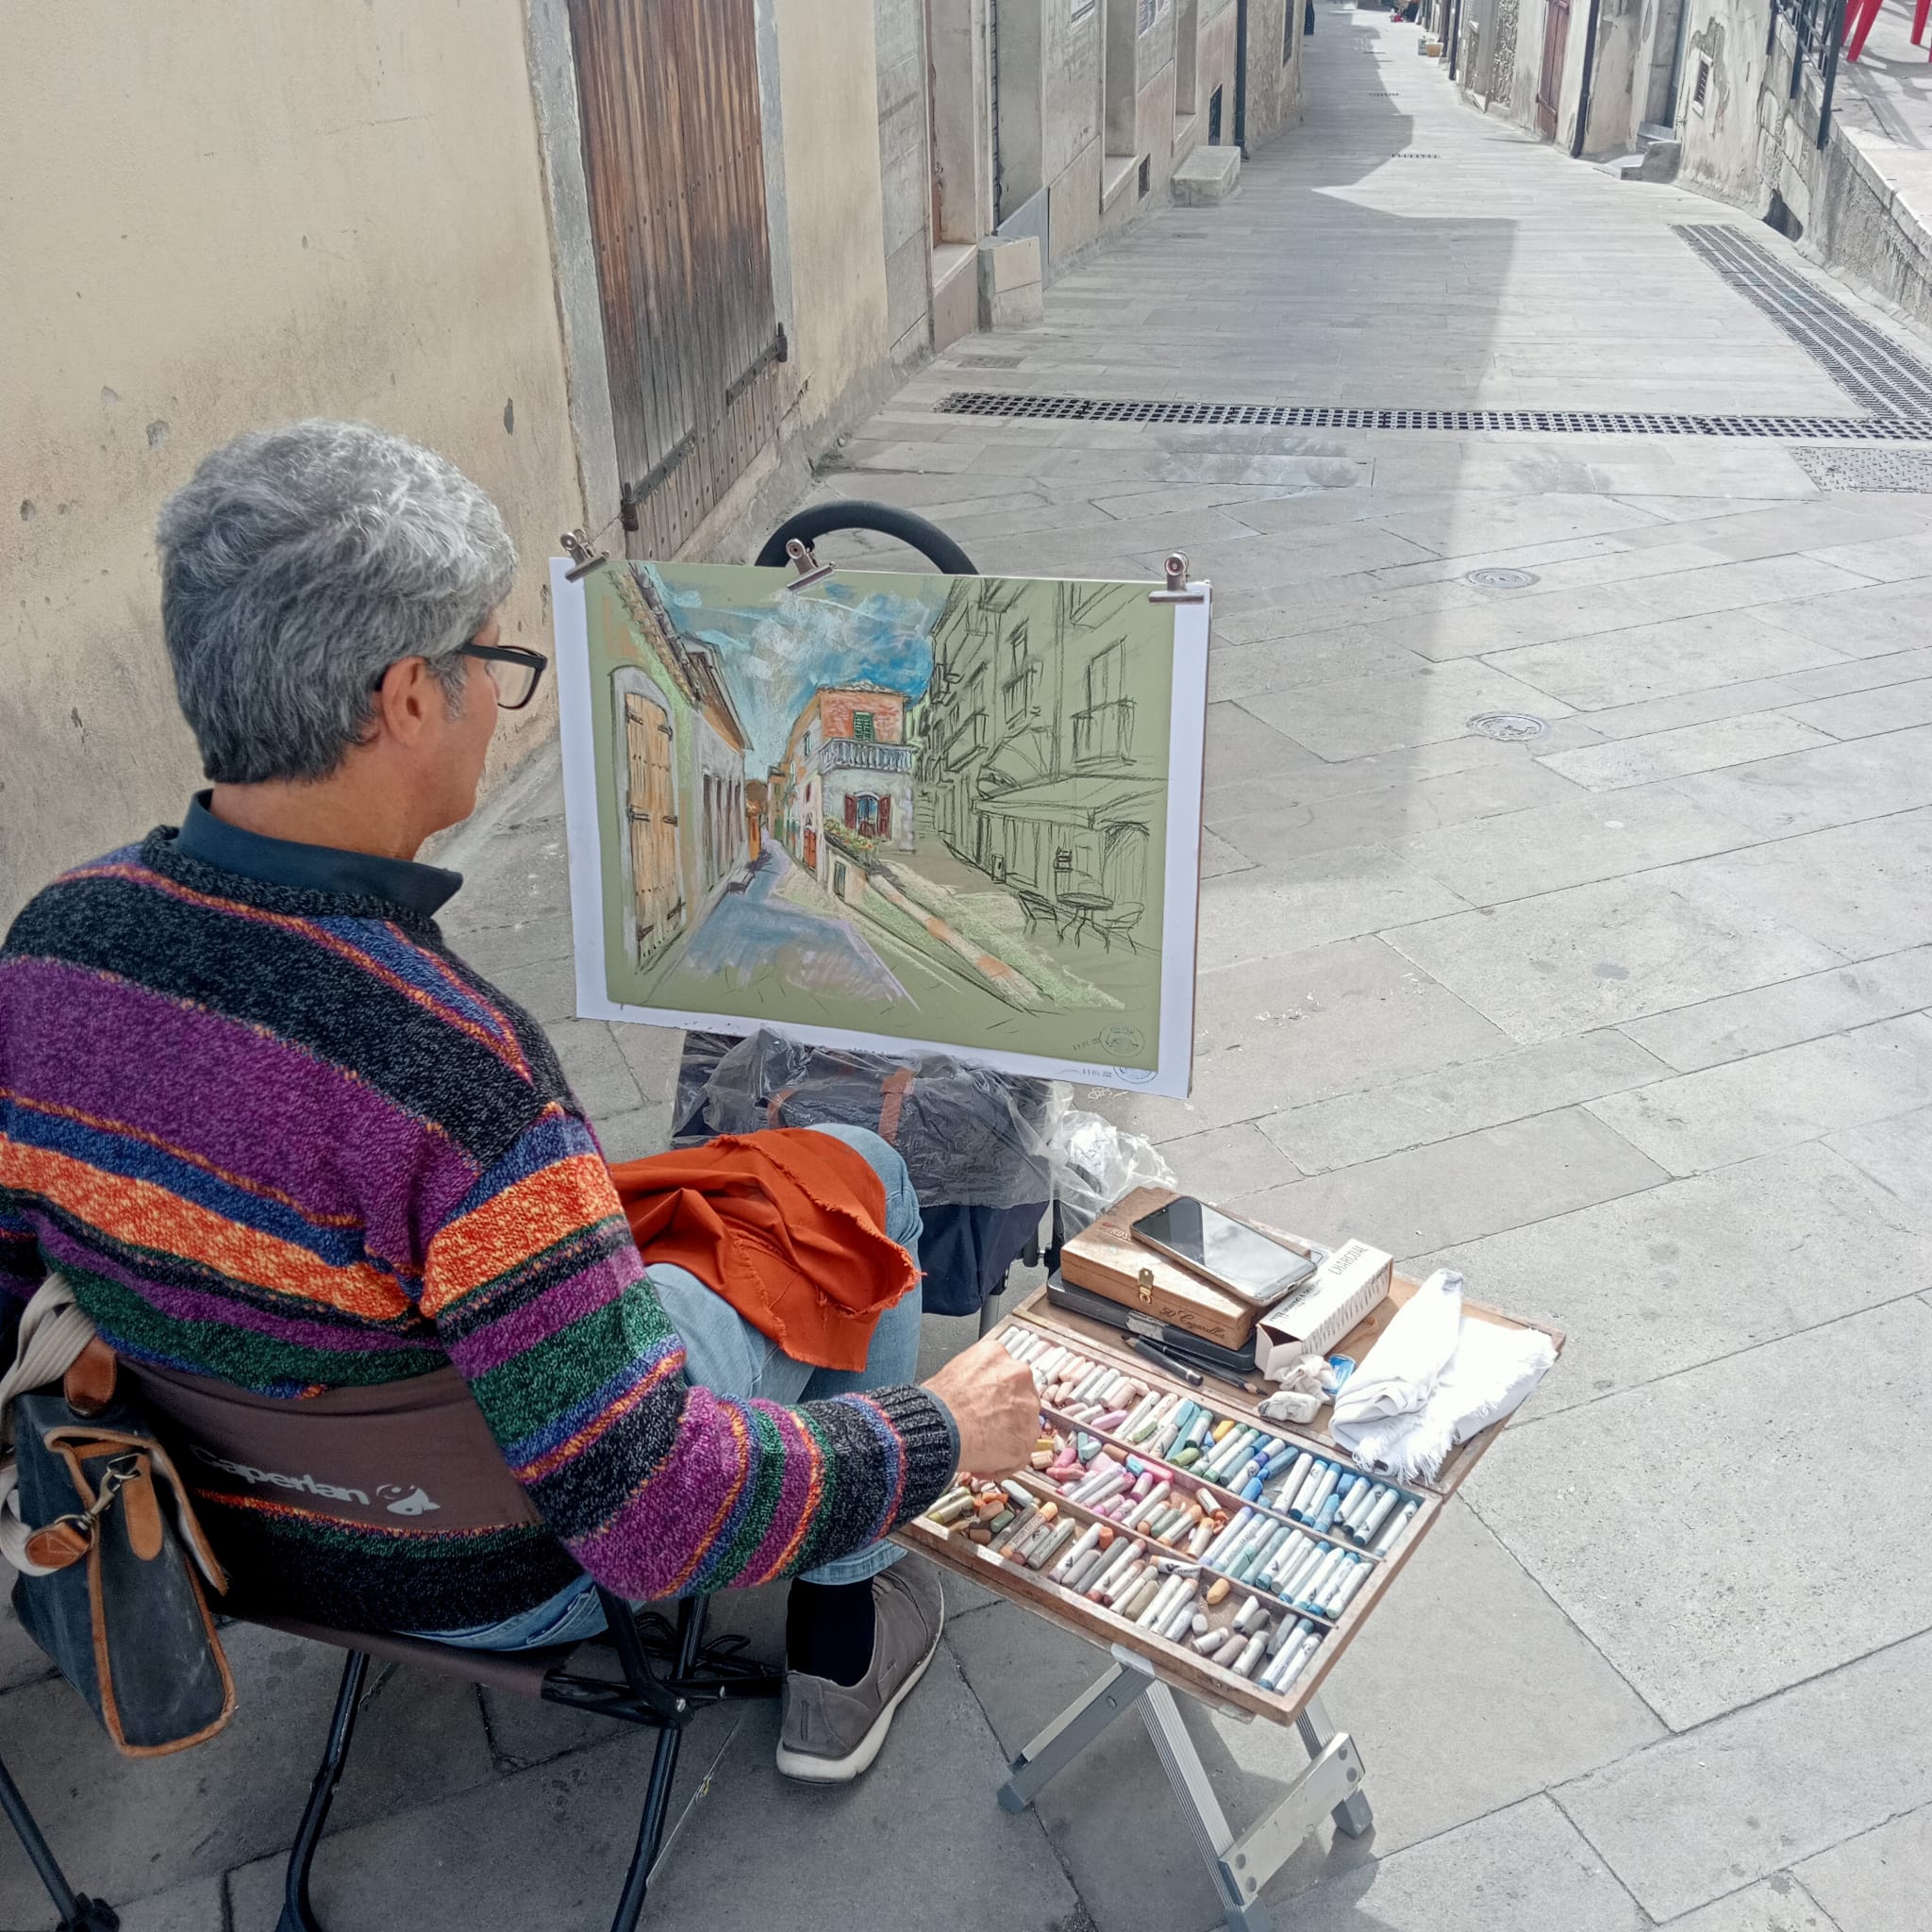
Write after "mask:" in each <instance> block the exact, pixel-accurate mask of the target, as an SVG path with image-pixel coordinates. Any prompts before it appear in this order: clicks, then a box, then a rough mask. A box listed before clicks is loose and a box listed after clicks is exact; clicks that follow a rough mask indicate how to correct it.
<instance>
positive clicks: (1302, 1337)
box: [1255, 1241, 1395, 1380]
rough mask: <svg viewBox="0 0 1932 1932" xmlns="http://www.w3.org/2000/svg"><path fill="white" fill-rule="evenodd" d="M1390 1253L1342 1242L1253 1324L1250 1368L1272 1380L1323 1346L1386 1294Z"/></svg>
mask: <svg viewBox="0 0 1932 1932" xmlns="http://www.w3.org/2000/svg"><path fill="white" fill-rule="evenodd" d="M1394 1269H1395V1257H1393V1256H1392V1255H1385V1254H1383V1253H1382V1251H1381V1250H1380V1249H1379V1248H1372V1247H1370V1246H1369V1244H1368V1243H1367V1242H1366V1241H1344V1242H1343V1243H1342V1244H1341V1247H1339V1248H1337V1249H1336V1250H1335V1252H1334V1253H1333V1254H1332V1255H1330V1256H1329V1257H1328V1258H1327V1259H1326V1260H1325V1261H1324V1262H1323V1263H1322V1265H1321V1266H1320V1267H1319V1268H1317V1269H1316V1270H1315V1272H1314V1274H1312V1275H1310V1276H1309V1277H1308V1279H1307V1282H1305V1283H1304V1284H1303V1286H1302V1287H1301V1288H1300V1289H1299V1290H1297V1291H1295V1292H1294V1293H1293V1294H1291V1295H1290V1297H1289V1298H1288V1300H1287V1301H1286V1302H1284V1303H1282V1304H1281V1305H1280V1306H1278V1307H1274V1308H1271V1309H1270V1310H1269V1311H1268V1312H1267V1314H1265V1315H1263V1316H1262V1317H1261V1319H1260V1320H1259V1321H1258V1322H1257V1324H1255V1366H1256V1368H1257V1369H1258V1370H1259V1371H1260V1373H1261V1374H1263V1375H1267V1376H1270V1377H1272V1378H1274V1379H1275V1380H1279V1378H1280V1377H1281V1376H1282V1375H1283V1374H1286V1373H1287V1372H1288V1370H1289V1368H1290V1367H1291V1365H1292V1364H1293V1363H1295V1362H1296V1361H1298V1360H1299V1359H1300V1358H1301V1357H1303V1356H1305V1355H1326V1354H1327V1352H1328V1350H1329V1349H1330V1348H1331V1347H1332V1346H1333V1345H1334V1344H1335V1343H1336V1342H1338V1341H1341V1338H1342V1337H1343V1336H1344V1335H1346V1334H1347V1333H1348V1331H1349V1330H1350V1329H1351V1328H1353V1327H1354V1326H1355V1324H1357V1322H1359V1321H1360V1320H1361V1319H1362V1317H1363V1316H1364V1315H1366V1314H1367V1313H1368V1312H1369V1310H1370V1309H1371V1308H1373V1307H1374V1306H1375V1305H1376V1303H1377V1302H1379V1301H1380V1300H1381V1299H1382V1298H1383V1296H1384V1295H1386V1294H1387V1293H1388V1292H1389V1284H1390V1280H1391V1277H1392V1275H1393V1274H1394Z"/></svg>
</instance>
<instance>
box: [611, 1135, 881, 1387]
mask: <svg viewBox="0 0 1932 1932" xmlns="http://www.w3.org/2000/svg"><path fill="white" fill-rule="evenodd" d="M610 1178H611V1179H612V1180H613V1181H615V1182H616V1183H617V1197H618V1199H619V1200H620V1201H622V1202H623V1203H624V1212H625V1219H626V1220H627V1221H628V1222H629V1223H630V1231H631V1234H632V1236H633V1238H634V1239H635V1240H636V1241H637V1244H638V1252H639V1253H640V1254H641V1255H642V1256H643V1257H644V1259H645V1260H646V1261H670V1262H675V1264H676V1265H677V1266H678V1267H680V1268H688V1269H690V1271H691V1273H692V1274H695V1275H696V1276H697V1278H698V1279H699V1280H700V1281H702V1282H703V1283H704V1284H705V1285H706V1287H708V1288H711V1289H715V1290H716V1291H718V1293H720V1294H721V1295H723V1296H724V1299H725V1300H726V1301H727V1302H729V1303H730V1304H731V1306H732V1307H734V1308H736V1309H737V1311H738V1312H739V1313H740V1314H741V1315H742V1316H743V1317H744V1319H745V1320H746V1321H747V1322H749V1323H750V1324H751V1325H752V1326H753V1327H754V1328H756V1329H757V1330H758V1333H759V1334H760V1335H764V1336H767V1337H769V1338H770V1339H771V1340H772V1341H774V1342H776V1343H777V1344H778V1346H779V1347H780V1348H781V1349H783V1350H784V1351H785V1353H786V1354H787V1355H789V1356H790V1357H791V1358H792V1360H793V1361H799V1362H810V1363H811V1364H812V1365H813V1366H814V1367H815V1368H823V1369H862V1368H864V1366H865V1357H866V1353H867V1351H868V1350H869V1349H870V1348H871V1346H872V1331H873V1329H874V1327H875V1326H876V1325H877V1324H878V1319H879V1316H880V1315H881V1314H883V1313H884V1312H885V1310H886V1309H887V1308H889V1307H891V1306H892V1304H893V1303H894V1302H896V1301H897V1300H898V1299H899V1298H900V1296H901V1295H903V1294H905V1293H907V1292H908V1291H909V1290H911V1289H913V1288H915V1287H917V1286H918V1283H919V1270H918V1268H917V1267H916V1266H915V1265H914V1262H913V1259H912V1257H911V1256H910V1255H908V1253H907V1252H906V1250H905V1249H904V1248H902V1247H901V1246H900V1245H899V1243H898V1242H897V1241H893V1240H892V1239H891V1237H890V1236H888V1235H887V1234H886V1232H885V1229H884V1225H883V1224H884V1221H885V1216H886V1184H885V1183H884V1182H883V1181H882V1180H880V1178H879V1177H878V1175H877V1174H876V1173H874V1170H873V1168H872V1167H871V1165H870V1164H869V1163H868V1162H867V1161H866V1159H865V1158H864V1157H863V1156H862V1155H860V1154H859V1153H858V1151H857V1150H856V1149H854V1148H851V1147H848V1146H847V1145H846V1144H845V1142H844V1141H841V1140H839V1139H837V1138H836V1137H835V1136H833V1135H831V1134H817V1133H813V1132H812V1131H811V1129H810V1128H808V1127H773V1128H770V1129H769V1130H767V1131H766V1132H764V1133H760V1134H724V1135H722V1136H720V1138H719V1139H717V1140H715V1141H707V1142H706V1143H705V1144H704V1145H703V1146H702V1147H685V1148H674V1149H673V1150H672V1151H671V1152H670V1153H668V1154H652V1155H647V1156H646V1157H645V1158H643V1159H642V1160H625V1161H620V1162H619V1163H618V1165H617V1166H615V1167H613V1168H612V1169H611V1170H610Z"/></svg>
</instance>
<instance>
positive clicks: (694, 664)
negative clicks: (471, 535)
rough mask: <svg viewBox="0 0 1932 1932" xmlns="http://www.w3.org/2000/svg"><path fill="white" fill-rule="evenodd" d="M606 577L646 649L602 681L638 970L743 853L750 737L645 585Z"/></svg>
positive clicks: (689, 920) (720, 685)
mask: <svg viewBox="0 0 1932 1932" xmlns="http://www.w3.org/2000/svg"><path fill="white" fill-rule="evenodd" d="M610 578H611V581H612V582H613V583H614V584H615V585H616V587H617V594H618V595H619V596H620V597H621V598H622V599H623V601H624V603H625V607H626V609H627V611H628V614H629V616H630V618H631V620H632V626H631V627H632V630H633V631H634V633H635V635H636V636H637V638H638V639H639V640H640V641H641V642H643V643H646V644H648V646H649V650H648V655H646V656H643V657H642V659H641V661H640V662H638V663H633V664H624V665H620V666H619V667H618V668H617V669H615V670H614V671H613V672H612V673H611V695H612V699H613V701H614V702H613V706H612V709H613V711H614V714H615V718H614V722H615V726H616V732H617V743H616V745H615V746H614V747H613V760H612V768H613V771H614V772H615V774H616V777H617V785H618V801H617V803H618V811H619V814H620V816H621V820H622V824H623V832H624V852H625V864H626V870H627V873H628V883H629V887H630V891H629V892H628V893H627V894H626V896H625V948H626V950H627V951H628V952H629V954H630V956H631V957H632V958H635V959H636V960H637V961H638V963H639V964H640V965H641V964H643V963H644V962H645V961H646V960H648V959H651V958H655V957H657V955H658V954H659V953H661V952H662V951H663V949H664V948H665V947H666V946H668V945H669V944H670V943H671V942H672V941H674V940H675V939H676V938H678V937H679V935H680V934H682V933H685V932H688V931H691V930H694V929H695V928H696V927H697V925H698V924H700V923H701V922H702V921H703V919H704V917H705V915H706V914H707V913H708V911H709V910H710V909H711V908H712V906H714V905H715V904H716V903H717V901H718V900H719V899H720V898H721V897H722V896H723V895H724V890H725V888H726V887H727V886H728V885H729V883H730V882H731V880H732V878H733V876H734V875H735V874H738V873H740V872H741V870H742V868H743V867H744V866H745V865H746V863H747V862H748V861H749V859H750V858H751V856H752V855H751V846H750V838H749V831H748V824H747V817H746V783H745V768H744V758H745V753H746V752H747V750H749V748H750V743H751V741H750V738H749V737H748V735H747V734H746V731H745V728H744V725H743V724H742V723H741V721H740V719H739V716H738V712H737V709H736V708H735V707H734V706H733V705H732V702H731V696H730V693H729V692H728V691H726V689H725V687H724V680H723V678H722V677H721V676H720V675H719V671H718V666H717V663H716V660H715V659H714V658H712V656H711V654H710V652H709V651H708V649H707V648H706V647H705V646H704V645H702V644H697V643H693V642H691V641H689V640H681V639H680V638H679V636H678V634H677V630H676V627H675V625H673V624H672V622H671V619H670V616H669V614H668V613H667V612H666V611H665V609H664V608H663V606H662V604H661V603H660V601H659V600H658V595H657V593H656V591H654V590H653V589H652V588H651V586H650V584H649V583H648V581H646V580H645V579H643V578H642V577H641V576H640V575H636V574H634V573H631V572H621V573H611V574H610Z"/></svg>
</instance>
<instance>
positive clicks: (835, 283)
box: [776, 0, 891, 431]
mask: <svg viewBox="0 0 1932 1932" xmlns="http://www.w3.org/2000/svg"><path fill="white" fill-rule="evenodd" d="M776 21H777V35H778V80H779V88H780V91H781V99H782V102H783V110H784V113H783V118H784V128H785V202H786V210H787V220H788V222H789V224H790V231H791V234H790V239H791V300H792V310H793V315H794V318H795V320H796V324H797V338H798V340H797V344H796V350H795V353H796V357H797V361H798V376H799V380H800V383H801V385H802V389H801V392H800V395H799V401H798V426H799V427H800V428H801V429H804V430H806V431H809V430H810V429H811V428H812V426H813V425H817V424H819V423H822V422H824V420H825V419H826V418H827V417H829V416H832V415H834V414H835V413H836V412H837V411H838V409H839V406H840V403H841V399H843V398H844V397H845V395H846V393H847V391H850V390H851V389H852V388H853V387H854V386H855V385H856V384H858V383H859V382H861V381H863V380H866V379H869V378H872V377H873V376H874V375H875V374H876V372H877V371H878V368H879V365H880V364H881V363H882V362H884V361H885V359H886V357H887V353H888V351H889V350H890V348H891V341H890V336H889V330H888V324H887V290H886V263H885V258H884V254H883V252H882V250H881V248H880V234H881V225H882V223H883V221H884V204H883V201H882V198H881V193H880V186H879V105H878V86H877V80H876V59H875V47H876V41H875V38H874V18H873V0H777V7H776Z"/></svg>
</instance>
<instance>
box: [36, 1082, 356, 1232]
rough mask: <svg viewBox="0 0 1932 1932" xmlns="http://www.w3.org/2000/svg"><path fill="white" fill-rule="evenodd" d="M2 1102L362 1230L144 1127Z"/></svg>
mask: <svg viewBox="0 0 1932 1932" xmlns="http://www.w3.org/2000/svg"><path fill="white" fill-rule="evenodd" d="M0 1100H10V1101H12V1102H13V1104H14V1105H15V1106H16V1107H18V1108H21V1109H22V1110H23V1111H25V1112H28V1113H44V1114H51V1115H53V1116H54V1118H55V1119H57V1120H63V1121H78V1122H79V1123H80V1124H81V1125H82V1126H84V1127H98V1128H100V1129H101V1131H102V1132H103V1133H108V1134H119V1135H122V1136H123V1137H125V1139H127V1140H129V1141H140V1142H141V1143H142V1145H143V1146H145V1147H153V1148H156V1149H158V1151H159V1152H161V1153H162V1154H166V1155H169V1156H171V1157H172V1158H175V1160H179V1161H184V1162H186V1163H187V1165H188V1166H190V1167H198V1168H199V1169H200V1170H201V1171H202V1173H203V1174H213V1175H214V1177H215V1178H216V1179H217V1180H218V1181H224V1182H225V1183H226V1184H227V1185H228V1186H229V1187H231V1188H239V1189H240V1190H241V1191H242V1192H243V1193H246V1194H254V1195H257V1196H258V1197H259V1198H260V1199H261V1200H264V1201H274V1202H275V1203H276V1204H277V1205H278V1206H280V1207H283V1208H292V1209H293V1210H294V1212H295V1213H297V1214H299V1215H300V1216H301V1217H302V1218H303V1220H304V1221H312V1222H313V1223H314V1224H316V1226H317V1227H360V1226H361V1225H362V1217H361V1216H360V1215H359V1214H347V1213H344V1214H325V1213H324V1212H323V1211H322V1209H321V1208H305V1207H304V1206H303V1205H302V1203H301V1202H300V1201H298V1200H296V1198H295V1197H294V1195H292V1194H285V1193H283V1192H282V1191H281V1190H280V1189H279V1188H272V1187H270V1186H269V1185H268V1183H267V1182H266V1181H254V1180H250V1179H249V1178H248V1176H247V1175H246V1174H232V1173H230V1172H229V1170H228V1169H227V1168H225V1167H220V1166H217V1165H216V1164H215V1162H213V1161H212V1160H210V1159H209V1158H208V1157H207V1155H205V1154H197V1153H195V1151H194V1150H193V1148H192V1147H183V1146H182V1145H180V1144H179V1142H178V1141H170V1140H167V1139H165V1138H164V1137H163V1136H161V1135H159V1134H151V1133H149V1132H148V1131H147V1129H146V1128H145V1127H137V1126H136V1125H134V1124H133V1123H132V1122H131V1121H121V1120H115V1119H114V1118H112V1116H110V1115H108V1114H99V1113H89V1112H87V1111H86V1110H85V1109H84V1108H78V1107H62V1106H60V1105H58V1103H57V1102H55V1101H52V1100H37V1099H35V1098H34V1096H33V1095H32V1094H30V1093H22V1092H20V1091H18V1090H17V1089H15V1088H12V1087H0Z"/></svg>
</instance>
